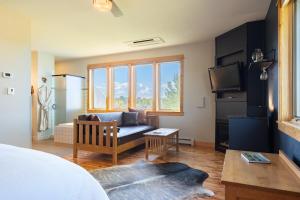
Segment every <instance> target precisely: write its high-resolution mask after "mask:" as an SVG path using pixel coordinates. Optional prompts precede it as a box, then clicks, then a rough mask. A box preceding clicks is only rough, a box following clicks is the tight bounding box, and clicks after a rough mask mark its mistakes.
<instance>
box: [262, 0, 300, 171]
mask: <svg viewBox="0 0 300 200" xmlns="http://www.w3.org/2000/svg"><path fill="white" fill-rule="evenodd" d="M276 3H277V0H272V1H271V4H270V8H269V11H268V14H267V16H266V19H265V20H266V52H269V51H271V50H272V49H275V50H276V60H277V55H278V12H277V7H276ZM268 74H269V79H268V94H267V95H268V108H269V109H268V116H269V126H270V135H272V142H273V151H274V152H278V150H279V149H281V150H283V151H284V152H285V153H286V154H287V156H288V157H289V158H290V159H291V160H293V161H294V162H295V163H296V164H297V165H298V166H299V167H300V142H298V141H296V140H295V139H293V138H291V137H289V136H288V135H286V134H285V133H282V132H280V131H279V130H278V126H277V120H278V62H275V64H274V66H273V67H272V68H270V70H269V71H268Z"/></svg>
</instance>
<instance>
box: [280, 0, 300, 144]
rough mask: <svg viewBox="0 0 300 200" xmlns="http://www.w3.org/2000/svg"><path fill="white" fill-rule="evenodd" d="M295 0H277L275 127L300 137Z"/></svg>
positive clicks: (298, 139) (297, 6) (297, 10)
mask: <svg viewBox="0 0 300 200" xmlns="http://www.w3.org/2000/svg"><path fill="white" fill-rule="evenodd" d="M299 10H300V9H299V0H295V1H291V0H284V1H278V15H279V18H278V19H279V24H278V30H279V32H278V36H279V37H278V39H279V50H278V63H279V67H278V100H279V110H278V111H279V112H278V128H279V130H280V131H281V132H283V133H285V134H287V135H289V136H290V137H292V138H294V139H296V140H297V141H300V122H299V121H298V120H297V118H299V113H300V112H299V107H300V105H299V104H300V102H299V101H300V97H299V96H300V92H299V90H300V89H299V87H300V86H299V82H300V78H299V77H300V75H299V71H300V70H299V68H300V65H299V63H300V61H299V52H300V50H299V40H300V39H299V31H298V30H299V12H300V11H299Z"/></svg>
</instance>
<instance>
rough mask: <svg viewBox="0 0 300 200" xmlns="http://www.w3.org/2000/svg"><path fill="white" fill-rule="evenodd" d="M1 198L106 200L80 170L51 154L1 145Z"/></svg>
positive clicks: (104, 195) (99, 187) (91, 178)
mask: <svg viewBox="0 0 300 200" xmlns="http://www.w3.org/2000/svg"><path fill="white" fill-rule="evenodd" d="M0 177H1V178H0V199H1V200H2V199H3V200H17V199H24V200H109V199H108V197H107V195H106V193H105V191H104V190H103V188H102V187H101V186H100V184H99V183H98V182H97V181H96V180H95V179H94V178H93V177H92V176H91V175H90V174H89V173H88V172H87V171H86V170H85V169H83V168H81V167H80V166H78V165H76V164H74V163H71V162H69V161H67V160H64V159H62V158H59V157H57V156H54V155H52V154H48V153H44V152H40V151H35V150H31V149H25V148H18V147H14V146H10V145H4V144H0Z"/></svg>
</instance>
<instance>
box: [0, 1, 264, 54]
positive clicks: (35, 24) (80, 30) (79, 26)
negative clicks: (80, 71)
mask: <svg viewBox="0 0 300 200" xmlns="http://www.w3.org/2000/svg"><path fill="white" fill-rule="evenodd" d="M115 2H116V3H117V5H118V6H119V7H120V9H121V10H122V12H123V13H124V15H123V16H122V17H119V18H116V17H114V16H113V15H112V14H111V13H105V12H99V11H98V10H96V9H95V8H93V6H92V0H0V6H4V7H7V8H8V9H11V10H15V11H17V12H20V13H22V14H23V15H26V16H29V17H30V18H31V20H32V27H31V29H32V36H31V37H32V38H31V39H32V49H33V50H38V51H43V52H48V53H52V54H53V55H55V56H56V57H57V58H58V59H70V58H78V57H87V56H95V55H105V54H113V53H119V52H127V51H136V50H141V49H148V48H157V47H162V46H173V45H179V44H186V43H192V42H198V41H204V40H208V39H212V38H214V37H215V36H217V35H218V34H221V33H222V32H224V31H227V30H230V29H231V28H233V27H235V26H238V25H240V24H242V23H244V22H247V21H252V20H258V19H264V17H265V16H266V13H267V10H268V7H269V4H270V0H115ZM151 37H161V38H163V39H164V40H165V43H164V44H160V45H154V46H146V47H129V46H128V45H127V44H126V43H125V42H127V41H132V40H140V39H145V38H151Z"/></svg>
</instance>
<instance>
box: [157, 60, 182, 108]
mask: <svg viewBox="0 0 300 200" xmlns="http://www.w3.org/2000/svg"><path fill="white" fill-rule="evenodd" d="M159 72H160V73H159V74H160V77H159V80H160V93H159V94H160V95H159V109H160V110H167V111H169V110H171V111H172V110H177V111H179V110H180V62H177V61H176V62H165V63H160V64H159Z"/></svg>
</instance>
